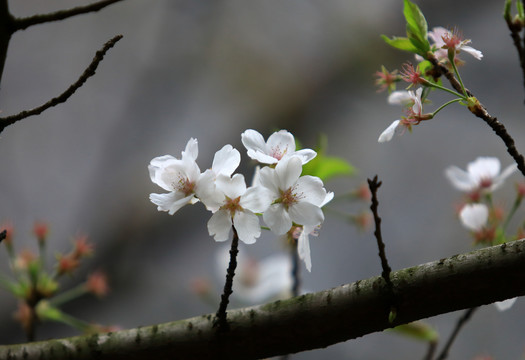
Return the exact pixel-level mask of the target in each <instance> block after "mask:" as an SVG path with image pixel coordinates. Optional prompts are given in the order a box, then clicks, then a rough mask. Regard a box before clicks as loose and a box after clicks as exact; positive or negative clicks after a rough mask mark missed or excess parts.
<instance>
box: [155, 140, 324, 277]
mask: <svg viewBox="0 0 525 360" xmlns="http://www.w3.org/2000/svg"><path fill="white" fill-rule="evenodd" d="M241 140H242V143H243V145H244V146H245V148H246V150H247V154H248V156H249V157H250V158H251V159H253V160H256V161H258V162H259V163H260V164H261V165H263V166H264V165H266V166H264V167H263V168H262V169H260V170H258V171H256V176H255V177H254V180H253V184H252V186H247V185H246V182H245V179H244V176H243V175H241V174H233V173H234V171H235V170H236V169H237V167H238V166H239V164H240V153H239V151H238V150H236V149H234V148H233V147H232V146H231V145H225V146H224V147H223V148H222V149H220V150H219V151H217V152H216V153H215V156H214V159H213V163H212V167H211V168H210V169H207V170H205V171H204V172H201V170H200V168H199V166H198V165H197V162H196V160H197V156H198V145H197V140H196V139H193V138H192V139H190V140H189V141H188V143H187V145H186V148H185V150H184V151H183V152H182V154H181V158H180V159H177V158H174V157H173V156H170V155H164V156H160V157H156V158H154V159H153V160H151V162H150V164H149V166H148V169H149V174H150V177H151V180H152V181H153V182H154V183H155V184H157V185H159V186H160V187H162V188H163V189H164V190H166V191H168V193H164V194H155V193H154V194H151V195H150V200H151V202H153V203H154V204H155V205H157V209H158V210H159V211H167V212H168V213H169V214H170V215H173V214H174V213H175V212H176V211H178V210H179V209H180V208H181V207H182V206H184V205H186V204H195V203H197V202H199V201H200V202H202V203H203V204H204V206H205V207H206V209H207V210H209V211H211V212H212V216H211V218H210V220H209V221H208V232H209V234H210V236H213V237H214V239H215V240H216V241H226V240H227V239H228V237H229V234H230V230H231V229H232V226H233V227H234V228H235V230H236V232H237V234H238V236H239V240H241V241H243V242H244V243H246V244H253V243H255V241H256V239H257V238H259V236H260V235H261V226H260V223H259V218H258V216H257V215H258V214H262V218H263V220H264V222H265V223H266V225H267V226H268V227H269V228H270V230H271V231H272V232H274V233H275V234H276V235H284V234H286V233H288V232H289V231H290V230H291V229H296V228H300V229H301V230H302V231H301V236H298V238H297V241H298V248H299V256H300V257H301V258H302V259H303V260H304V261H305V264H306V266H307V268H308V270H310V269H311V260H310V251H309V244H308V234H309V233H310V232H311V231H313V229H315V228H316V227H318V226H320V225H321V224H322V222H323V221H324V215H323V211H322V210H321V207H322V206H323V205H325V204H326V203H327V202H329V201H330V200H331V199H332V198H333V193H332V192H327V191H326V189H325V188H324V185H323V182H322V180H321V179H320V178H318V177H315V176H308V175H305V176H301V172H302V167H303V165H304V164H306V163H308V162H309V161H310V160H312V159H313V158H314V157H315V156H316V155H317V154H316V152H315V151H314V150H311V149H302V150H296V146H295V140H294V137H293V135H292V134H291V133H289V132H288V131H286V130H281V131H278V132H275V133H273V134H272V135H271V136H270V137H269V138H268V140H267V141H265V140H264V138H263V136H262V135H261V134H260V133H258V132H257V131H255V130H246V131H245V132H244V133H242V135H241Z"/></svg>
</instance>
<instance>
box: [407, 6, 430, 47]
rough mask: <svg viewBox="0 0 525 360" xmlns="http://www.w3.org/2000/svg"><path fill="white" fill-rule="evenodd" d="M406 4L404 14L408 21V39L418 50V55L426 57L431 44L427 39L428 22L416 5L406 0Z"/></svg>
mask: <svg viewBox="0 0 525 360" xmlns="http://www.w3.org/2000/svg"><path fill="white" fill-rule="evenodd" d="M404 2H405V6H404V9H403V14H404V15H405V19H406V21H407V36H408V39H409V40H410V42H411V43H412V44H413V45H414V47H415V48H416V49H417V50H418V51H417V53H418V54H421V55H424V54H426V53H427V52H428V51H429V50H430V43H429V42H428V39H427V33H428V25H427V20H426V19H425V16H424V15H423V13H422V12H421V10H420V9H419V7H418V6H417V5H416V4H414V3H413V2H411V1H410V0H404Z"/></svg>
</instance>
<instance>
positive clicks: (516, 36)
mask: <svg viewBox="0 0 525 360" xmlns="http://www.w3.org/2000/svg"><path fill="white" fill-rule="evenodd" d="M508 15H510V14H508ZM504 18H505V22H506V23H507V27H508V28H509V30H510V37H511V38H512V42H513V43H514V46H515V47H516V50H517V51H518V58H519V60H520V67H521V72H522V74H523V75H522V77H523V86H524V87H525V49H524V47H523V44H522V42H524V41H525V38H523V39H522V38H521V35H520V32H521V30H522V29H523V26H522V24H521V23H520V22H514V21H513V20H512V17H511V16H504Z"/></svg>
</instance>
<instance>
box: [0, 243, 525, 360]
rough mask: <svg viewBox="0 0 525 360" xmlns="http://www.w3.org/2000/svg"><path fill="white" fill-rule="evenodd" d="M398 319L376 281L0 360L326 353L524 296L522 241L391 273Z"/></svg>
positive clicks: (35, 347)
mask: <svg viewBox="0 0 525 360" xmlns="http://www.w3.org/2000/svg"><path fill="white" fill-rule="evenodd" d="M391 279H392V283H393V285H394V287H395V288H396V294H397V297H398V298H397V300H398V303H397V310H398V311H397V317H396V319H395V321H394V322H393V324H390V323H389V321H388V314H389V311H390V305H391V304H389V301H388V299H389V296H388V288H387V286H386V284H385V281H384V279H383V278H382V277H379V276H378V277H374V278H370V279H367V280H362V281H357V282H355V283H353V284H349V285H344V286H340V287H337V288H334V289H331V290H325V291H321V292H318V293H312V294H306V295H302V296H299V297H296V298H292V299H289V300H285V301H277V302H274V303H270V304H267V305H262V306H256V307H251V308H245V309H239V310H232V311H229V312H228V321H229V325H230V329H229V331H227V332H218V331H217V329H214V328H213V320H214V315H213V314H210V315H204V316H200V317H195V318H191V319H186V320H180V321H175V322H171V323H166V324H160V325H153V326H149V327H143V328H137V329H130V330H122V331H118V332H114V333H109V334H100V335H92V336H79V337H73V338H67V339H59V340H49V341H44V342H37V343H29V344H20V345H7V346H0V358H2V359H27V360H29V359H54V360H57V359H93V358H95V359H100V360H103V359H127V360H133V359H175V358H176V359H212V358H217V356H218V354H228V358H229V359H256V358H263V357H270V356H275V355H279V354H287V353H294V352H299V351H304V350H311V349H315V348H322V347H326V346H329V345H332V344H335V343H338V342H341V341H345V340H348V339H354V338H357V337H360V336H364V335H366V334H370V333H372V332H376V331H382V330H384V329H387V328H389V327H391V326H395V325H399V324H403V323H408V322H411V321H415V320H418V319H423V318H427V317H430V316H435V315H439V314H444V313H447V312H450V311H455V310H460V309H466V308H472V307H475V306H480V305H484V304H489V303H492V302H494V301H500V300H504V299H507V298H511V297H515V296H520V295H525V240H518V241H515V242H512V243H508V244H503V245H499V246H494V247H490V248H485V249H481V250H477V251H473V252H471V253H468V254H462V255H456V256H453V257H450V258H447V259H442V260H439V261H434V262H431V263H427V264H423V265H419V266H415V267H412V268H408V269H404V270H400V271H396V272H393V273H391Z"/></svg>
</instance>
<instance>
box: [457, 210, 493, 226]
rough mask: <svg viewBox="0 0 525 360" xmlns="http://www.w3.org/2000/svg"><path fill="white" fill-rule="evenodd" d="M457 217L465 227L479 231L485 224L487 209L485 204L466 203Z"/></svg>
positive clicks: (487, 216) (487, 214)
mask: <svg viewBox="0 0 525 360" xmlns="http://www.w3.org/2000/svg"><path fill="white" fill-rule="evenodd" d="M459 218H460V220H461V223H462V224H463V226H465V227H466V228H467V229H470V230H473V231H479V230H481V229H483V227H484V226H485V225H486V224H487V220H488V218H489V209H488V208H487V206H486V205H485V204H467V205H465V206H464V207H463V209H461V211H460V213H459Z"/></svg>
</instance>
